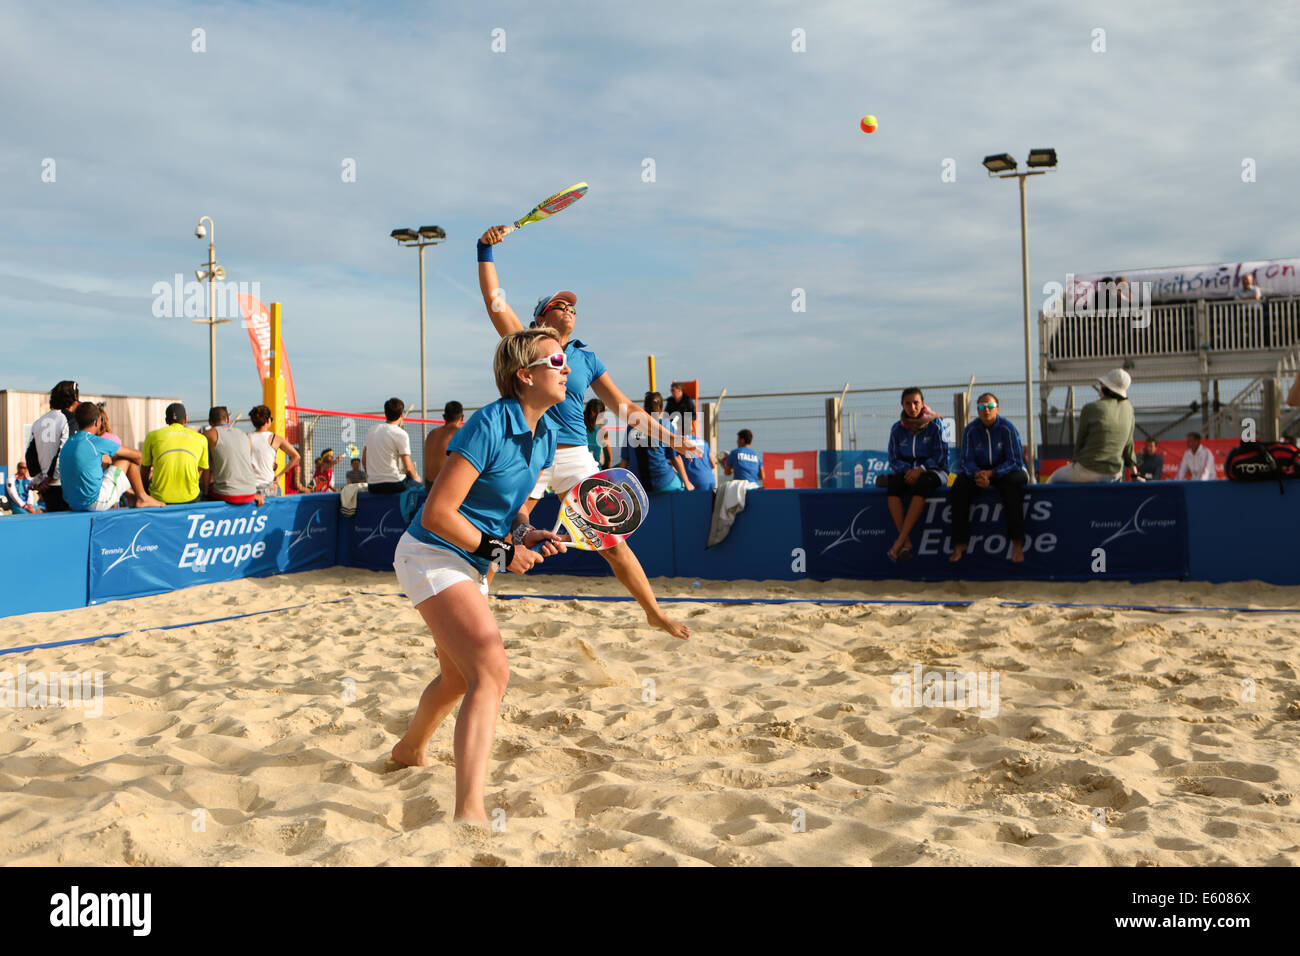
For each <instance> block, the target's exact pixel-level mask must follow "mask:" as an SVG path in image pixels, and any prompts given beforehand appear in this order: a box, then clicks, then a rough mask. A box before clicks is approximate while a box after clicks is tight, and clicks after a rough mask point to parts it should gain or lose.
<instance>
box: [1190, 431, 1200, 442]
mask: <svg viewBox="0 0 1300 956" xmlns="http://www.w3.org/2000/svg"><path fill="white" fill-rule="evenodd" d="M1187 437H1188V438H1195V439H1196V440H1197V441H1201V433H1200V432H1188V433H1187Z"/></svg>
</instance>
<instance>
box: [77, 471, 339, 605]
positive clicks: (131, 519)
mask: <svg viewBox="0 0 1300 956" xmlns="http://www.w3.org/2000/svg"><path fill="white" fill-rule="evenodd" d="M337 529H338V496H337V495H331V496H326V495H295V496H294V497H292V498H270V499H268V500H267V502H266V504H265V505H263V506H262V507H260V508H254V507H253V506H252V505H228V504H225V503H223V502H203V503H201V504H196V505H191V506H188V507H186V506H169V507H167V508H132V509H130V510H125V511H116V512H111V513H106V514H104V515H103V516H96V517H95V518H94V519H93V521H92V522H91V528H90V585H89V590H90V594H89V603H91V604H98V603H99V602H100V601H107V600H113V599H116V598H128V597H139V596H141V595H144V594H161V593H164V592H167V591H173V590H175V589H176V588H181V587H188V586H189V585H191V584H198V583H203V584H206V583H209V582H212V581H233V580H235V579H236V578H247V577H258V576H261V575H266V574H279V573H283V572H290V571H308V570H311V569H314V568H325V567H329V566H330V565H332V564H333V563H334V552H335V540H334V539H335V535H336V533H337Z"/></svg>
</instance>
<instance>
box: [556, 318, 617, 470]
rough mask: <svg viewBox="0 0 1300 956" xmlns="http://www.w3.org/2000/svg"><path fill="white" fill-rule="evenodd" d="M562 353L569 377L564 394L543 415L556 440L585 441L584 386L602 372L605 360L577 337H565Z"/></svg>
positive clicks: (567, 442) (565, 442) (602, 373)
mask: <svg viewBox="0 0 1300 956" xmlns="http://www.w3.org/2000/svg"><path fill="white" fill-rule="evenodd" d="M564 357H565V359H567V360H568V363H569V380H568V383H567V384H566V385H565V391H566V392H568V395H567V396H566V397H565V399H564V401H562V402H560V403H559V404H558V405H552V406H551V407H550V408H549V409H547V412H546V417H547V418H548V419H550V421H551V425H552V426H553V427H554V430H555V431H556V433H557V436H558V437H557V438H556V441H557V442H558V443H559V444H561V445H585V444H587V423H586V420H585V419H584V418H583V414H582V413H583V407H584V406H585V405H586V403H587V389H588V388H590V387H591V383H592V382H594V381H596V379H598V378H600V377H601V376H602V375H604V374H605V363H604V362H602V361H601V360H600V357H599V356H598V355H596V353H595V352H593V351H591V350H590V349H589V348H587V346H586V345H585V344H583V343H582V342H580V341H578V340H577V339H569V342H568V344H567V345H565V346H564Z"/></svg>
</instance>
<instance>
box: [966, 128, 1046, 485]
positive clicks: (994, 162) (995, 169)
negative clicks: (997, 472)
mask: <svg viewBox="0 0 1300 956" xmlns="http://www.w3.org/2000/svg"><path fill="white" fill-rule="evenodd" d="M1025 164H1026V165H1027V166H1029V167H1030V168H1029V169H1028V170H1027V171H1025V172H1023V173H1018V172H1016V161H1015V159H1014V158H1013V157H1012V156H1011V155H1010V154H1009V153H997V154H995V155H993V156H985V157H984V168H985V169H987V170H988V171H989V178H990V179H1018V180H1020V275H1021V279H1022V280H1023V285H1024V304H1025V419H1026V422H1025V423H1026V426H1027V428H1028V431H1027V433H1026V442H1025V452H1026V455H1027V456H1028V459H1029V460H1028V461H1026V462H1025V465H1026V466H1027V467H1028V470H1029V480H1030V481H1031V482H1032V481H1033V480H1034V463H1035V462H1036V461H1037V460H1038V450H1037V448H1035V446H1034V373H1033V368H1032V366H1031V365H1030V357H1029V341H1030V338H1029V335H1030V332H1029V234H1028V227H1027V226H1026V218H1025V180H1026V179H1027V178H1028V177H1030V176H1042V175H1043V174H1044V173H1047V172H1049V171H1050V170H1052V169H1055V168H1056V150H1054V149H1031V150H1030V151H1029V158H1028V159H1026V160H1025Z"/></svg>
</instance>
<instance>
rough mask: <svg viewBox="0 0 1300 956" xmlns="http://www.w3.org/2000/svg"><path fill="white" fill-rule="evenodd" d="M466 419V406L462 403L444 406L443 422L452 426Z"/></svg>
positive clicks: (451, 403)
mask: <svg viewBox="0 0 1300 956" xmlns="http://www.w3.org/2000/svg"><path fill="white" fill-rule="evenodd" d="M464 417H465V406H464V405H462V404H461V403H460V402H448V403H447V404H446V405H444V406H442V420H443V421H444V422H446V423H447V424H448V425H450V424H451V423H452V422H458V421H460V420H461V419H462V418H464Z"/></svg>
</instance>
